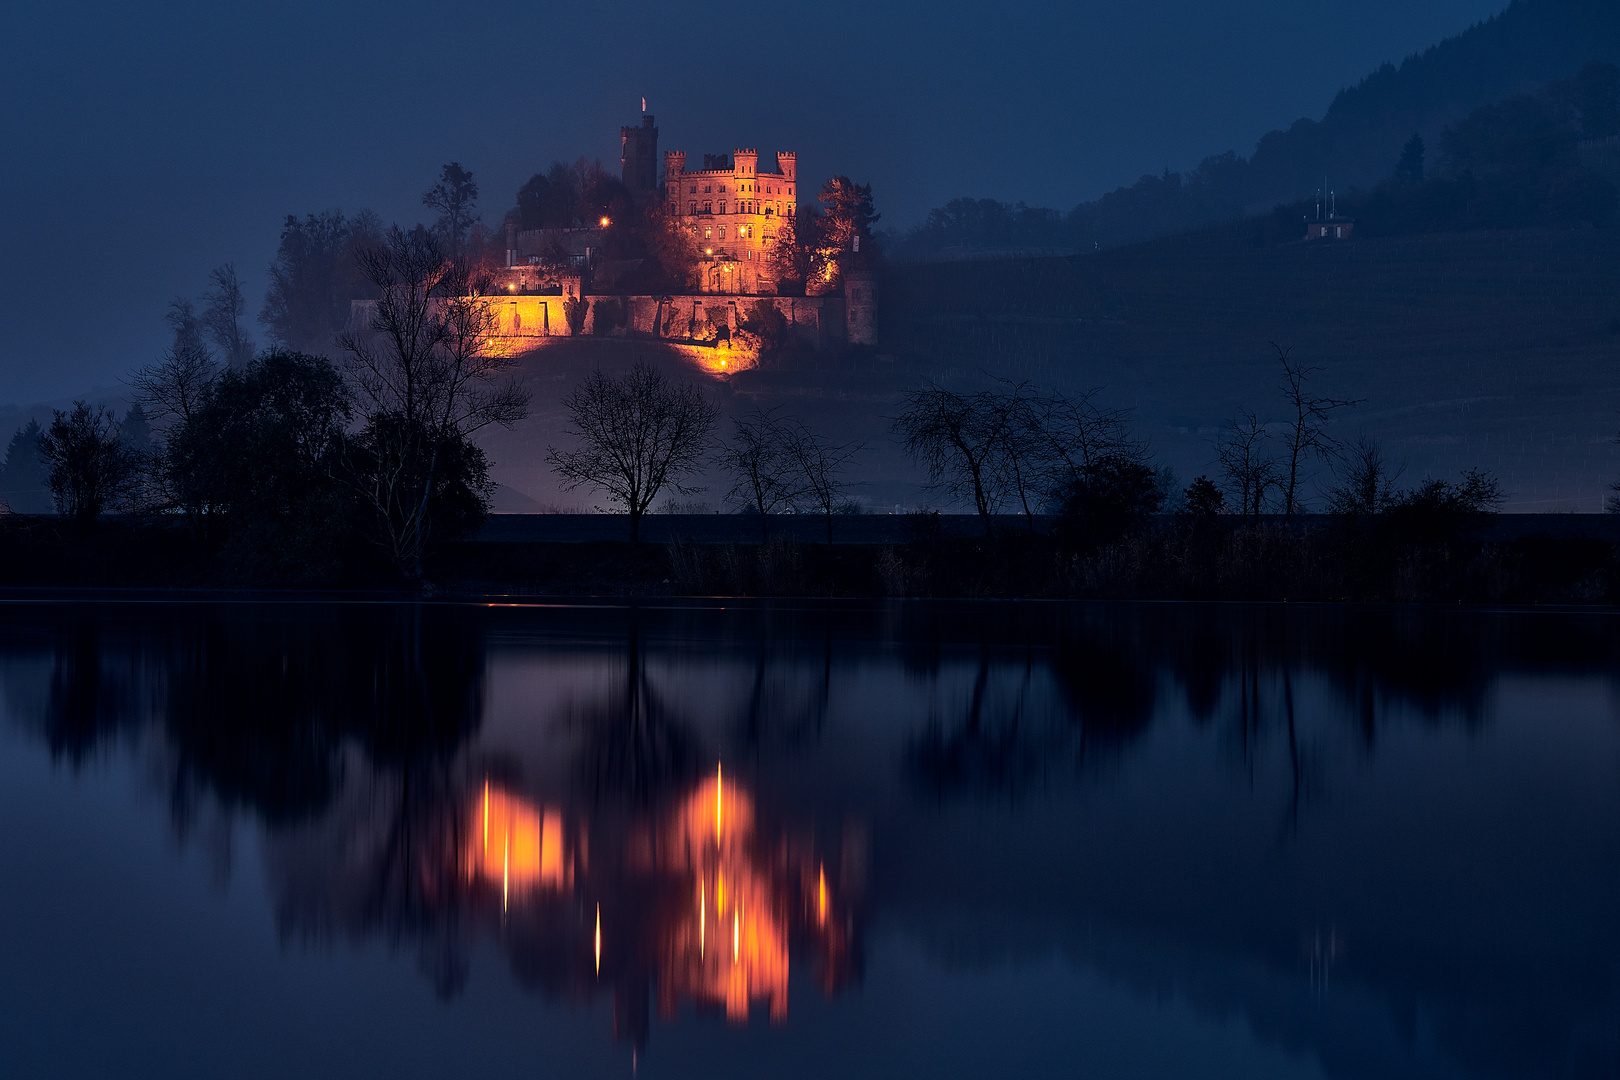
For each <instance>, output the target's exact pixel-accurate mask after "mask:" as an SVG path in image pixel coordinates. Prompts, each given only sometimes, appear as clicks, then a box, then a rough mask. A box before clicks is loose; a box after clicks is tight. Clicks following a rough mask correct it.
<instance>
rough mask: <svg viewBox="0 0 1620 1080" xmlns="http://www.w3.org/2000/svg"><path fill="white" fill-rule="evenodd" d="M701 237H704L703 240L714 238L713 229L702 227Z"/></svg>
mask: <svg viewBox="0 0 1620 1080" xmlns="http://www.w3.org/2000/svg"><path fill="white" fill-rule="evenodd" d="M703 239H705V240H713V239H714V230H713V229H704V230H703Z"/></svg>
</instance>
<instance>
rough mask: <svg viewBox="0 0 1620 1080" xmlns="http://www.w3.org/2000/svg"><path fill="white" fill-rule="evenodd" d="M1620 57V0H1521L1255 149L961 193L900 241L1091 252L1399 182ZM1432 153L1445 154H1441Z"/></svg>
mask: <svg viewBox="0 0 1620 1080" xmlns="http://www.w3.org/2000/svg"><path fill="white" fill-rule="evenodd" d="M1592 61H1601V62H1606V63H1611V64H1612V63H1620V5H1616V4H1613V3H1610V2H1606V0H1514V2H1513V3H1511V4H1510V5H1509V6H1508V7H1507V8H1506V9H1505V10H1503V11H1502V12H1501V13H1500V14H1498V15H1496V16H1494V17H1492V18H1490V19H1487V20H1486V21H1484V22H1481V23H1477V24H1475V25H1474V26H1471V27H1469V28H1468V29H1467V30H1465V31H1463V32H1462V33H1460V34H1458V35H1456V36H1455V37H1451V38H1447V39H1446V40H1444V41H1442V42H1440V43H1438V44H1436V45H1434V46H1431V47H1430V48H1428V49H1426V50H1424V51H1423V52H1421V53H1417V54H1415V55H1412V56H1409V57H1407V58H1406V59H1405V60H1404V61H1402V62H1401V63H1400V64H1399V65H1395V64H1392V63H1386V64H1384V65H1383V66H1381V67H1380V68H1379V69H1378V70H1377V71H1374V72H1372V73H1371V74H1369V75H1367V76H1366V77H1365V78H1364V79H1362V80H1361V81H1360V82H1359V83H1357V84H1356V85H1355V86H1351V87H1347V88H1345V89H1344V90H1342V91H1340V92H1339V94H1338V95H1337V96H1336V97H1335V98H1334V100H1333V102H1332V103H1331V104H1330V105H1329V106H1328V108H1327V110H1326V112H1325V113H1324V114H1323V116H1322V118H1321V119H1320V120H1313V119H1309V118H1302V119H1300V120H1297V121H1295V122H1294V123H1293V124H1292V125H1291V126H1289V127H1288V128H1287V129H1286V130H1278V131H1272V132H1269V133H1267V134H1265V135H1263V136H1262V137H1261V138H1260V139H1259V141H1258V143H1257V144H1256V145H1255V147H1254V149H1253V150H1252V152H1251V153H1250V154H1249V155H1248V156H1247V157H1244V156H1242V155H1240V154H1239V153H1238V152H1237V151H1236V150H1228V151H1226V152H1225V153H1218V154H1213V155H1211V156H1209V157H1207V158H1205V159H1204V160H1203V161H1202V162H1201V163H1200V164H1199V165H1198V166H1197V167H1196V168H1194V169H1191V170H1189V171H1187V172H1185V173H1179V172H1171V171H1170V170H1168V169H1167V170H1165V171H1164V172H1163V173H1162V174H1158V175H1145V176H1143V177H1141V179H1139V180H1138V181H1137V182H1136V183H1134V184H1132V185H1129V186H1126V187H1121V188H1118V189H1116V190H1115V191H1112V192H1109V193H1107V194H1105V195H1103V196H1102V197H1100V198H1098V199H1096V200H1093V201H1091V202H1086V203H1082V204H1080V205H1078V206H1076V207H1075V208H1074V209H1073V210H1071V211H1070V212H1068V213H1067V214H1066V215H1065V214H1060V213H1059V212H1057V211H1055V210H1046V209H1040V208H1035V207H1026V206H1023V205H1022V204H1019V205H1018V206H1008V205H1006V204H1001V203H996V202H994V201H992V200H988V199H959V200H955V201H953V202H952V203H950V204H948V205H947V206H945V207H942V208H940V209H938V210H935V211H933V212H931V213H930V215H929V220H928V222H927V223H926V224H925V225H924V226H923V227H922V228H921V229H919V230H917V231H915V232H913V233H910V234H907V235H905V236H897V237H892V238H891V242H892V244H893V246H894V247H895V249H896V251H897V253H899V254H901V255H902V257H907V258H929V257H938V256H940V255H956V256H961V255H970V254H971V253H973V252H974V251H988V250H1003V251H1005V250H1024V251H1030V250H1039V249H1066V250H1090V249H1092V248H1093V247H1094V246H1101V247H1108V246H1111V245H1118V244H1124V243H1133V242H1136V241H1139V240H1143V239H1148V238H1151V237H1154V236H1159V235H1164V234H1167V233H1173V232H1180V231H1184V230H1188V229H1196V228H1202V227H1205V226H1209V225H1212V224H1217V223H1220V222H1225V221H1230V220H1232V219H1235V218H1239V217H1242V216H1244V215H1252V214H1258V213H1263V212H1266V211H1268V210H1270V209H1271V208H1273V207H1275V206H1278V205H1280V204H1290V203H1297V202H1299V201H1301V200H1305V199H1308V198H1310V197H1312V195H1313V193H1314V192H1315V191H1316V190H1317V189H1318V188H1320V187H1321V186H1322V182H1323V180H1324V179H1326V180H1327V182H1328V185H1329V187H1331V188H1334V189H1336V190H1338V191H1339V192H1341V193H1343V192H1347V191H1350V190H1352V189H1363V190H1366V189H1371V188H1373V187H1374V186H1376V185H1378V184H1380V183H1381V182H1383V181H1385V180H1387V179H1388V178H1389V177H1390V175H1391V174H1392V173H1393V172H1394V171H1395V168H1396V165H1397V162H1399V161H1400V159H1401V155H1402V150H1403V147H1404V146H1405V144H1406V142H1407V141H1408V140H1409V139H1410V138H1411V137H1412V136H1413V135H1414V134H1416V135H1418V136H1420V137H1421V138H1422V140H1423V141H1424V143H1425V144H1427V145H1428V146H1429V147H1430V149H1431V152H1432V151H1434V150H1435V149H1437V148H1438V147H1439V145H1440V142H1441V140H1440V136H1441V133H1442V131H1443V130H1444V129H1445V128H1446V127H1447V126H1448V125H1451V124H1454V123H1456V122H1457V121H1459V120H1462V119H1463V118H1464V117H1466V116H1468V114H1469V113H1470V112H1471V111H1473V110H1474V109H1476V108H1479V107H1480V106H1483V105H1487V104H1490V103H1493V102H1498V101H1501V100H1502V99H1504V98H1508V97H1510V96H1514V95H1519V94H1526V93H1530V92H1532V91H1535V90H1536V89H1538V88H1540V87H1543V86H1545V85H1546V84H1547V83H1550V82H1553V81H1556V80H1560V79H1567V78H1570V77H1571V76H1574V75H1575V74H1576V73H1577V72H1578V71H1580V69H1581V68H1582V67H1583V66H1584V65H1586V64H1588V63H1590V62H1592ZM1431 158H1432V153H1431Z"/></svg>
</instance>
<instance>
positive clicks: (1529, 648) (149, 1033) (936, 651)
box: [0, 603, 1620, 1080]
mask: <svg viewBox="0 0 1620 1080" xmlns="http://www.w3.org/2000/svg"><path fill="white" fill-rule="evenodd" d="M1617 691H1620V619H1617V618H1614V617H1610V616H1606V615H1601V614H1567V613H1566V614H1559V613H1516V614H1515V613H1487V612H1472V611H1394V610H1352V609H1338V608H1306V609H1301V608H1297V607H1237V606H1187V605H1177V606H1162V605H1161V606H1105V605H1095V606H1084V605H1072V606H1063V605H1016V604H1005V605H1002V604H895V605H889V606H881V605H874V606H836V607H826V606H818V605H800V606H792V605H785V606H784V605H778V606H743V607H737V606H735V605H733V606H729V607H721V606H719V605H707V606H705V605H695V606H669V607H661V608H659V607H654V608H641V609H628V608H621V607H608V606H595V607H592V606H583V607H567V606H555V607H476V606H456V605H449V604H444V605H425V606H424V605H384V604H315V603H312V604H290V603H289V604H243V603H220V604H210V603H191V604H134V603H131V604H98V605H91V604H83V605H78V604H58V605H44V604H37V605H36V604H15V603H14V604H7V605H3V606H0V866H3V867H4V869H3V870H0V1075H4V1076H6V1077H11V1078H21V1077H50V1078H72V1077H132V1076H154V1077H215V1076H218V1077H260V1076H262V1077H287V1076H300V1077H323V1076H342V1077H373V1076H375V1077H389V1078H400V1077H417V1076H422V1077H443V1076H475V1075H477V1076H606V1077H629V1076H632V1075H637V1076H645V1077H666V1076H668V1077H680V1076H695V1077H702V1078H704V1080H719V1078H724V1077H732V1076H749V1077H754V1076H771V1077H831V1076H846V1077H860V1076H884V1077H893V1076H930V1077H936V1076H937V1077H946V1076H973V1077H977V1076H991V1075H1007V1076H1065V1077H1067V1076H1076V1075H1086V1076H1102V1077H1166V1076H1198V1077H1221V1076H1230V1077H1245V1078H1263V1077H1315V1076H1330V1077H1363V1076H1365V1077H1408V1076H1410V1077H1531V1076H1535V1077H1540V1076H1614V1075H1616V1074H1617V1071H1620V998H1617V993H1616V990H1617V987H1616V975H1617V973H1620V694H1617Z"/></svg>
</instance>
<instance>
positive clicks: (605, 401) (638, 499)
mask: <svg viewBox="0 0 1620 1080" xmlns="http://www.w3.org/2000/svg"><path fill="white" fill-rule="evenodd" d="M563 407H564V408H566V409H567V410H568V416H569V420H570V422H571V425H572V426H570V427H569V428H567V429H565V430H566V433H567V434H569V435H572V436H574V438H576V439H577V440H578V441H579V445H578V448H577V449H575V450H571V451H567V452H564V451H562V450H558V449H557V448H556V447H554V446H553V447H549V448H547V451H546V461H547V462H549V463H550V464H551V467H552V468H553V469H554V470H556V472H557V475H558V476H560V477H562V479H563V487H564V488H565V489H566V490H568V491H573V490H575V489H577V488H580V487H587V486H589V487H594V488H598V489H600V490H601V491H603V492H604V493H605V494H606V495H607V497H608V500H609V501H610V502H613V503H616V504H618V505H619V506H621V507H623V508H624V511H625V513H627V514H629V516H630V539H631V540H632V541H633V542H636V543H639V542H640V541H641V519H642V517H643V516H645V515H646V513H647V510H648V508H649V507H651V506H652V504H653V500H654V499H656V498H657V497H658V493H659V492H660V491H662V490H663V489H664V488H665V487H669V488H673V489H674V490H675V491H676V492H678V493H679V494H682V495H690V494H693V493H695V492H697V491H701V490H702V489H701V488H699V487H694V486H690V485H688V484H686V483H684V481H683V478H684V477H686V476H688V475H690V474H692V473H695V472H697V471H699V470H700V469H701V468H702V467H703V460H704V457H705V455H706V454H707V453H708V450H709V445H710V435H711V433H712V432H713V430H714V422H715V407H714V406H713V405H712V404H710V403H709V401H708V400H707V399H705V398H704V396H703V392H702V391H701V390H699V389H698V388H697V387H696V386H694V385H693V384H692V383H690V382H683V383H680V384H677V385H671V384H670V383H669V382H668V381H667V380H666V379H665V378H664V377H663V376H662V375H660V374H659V373H658V372H657V371H655V370H654V369H653V368H652V367H650V366H648V365H647V364H645V363H639V362H638V363H637V364H636V365H635V366H633V367H632V368H631V369H630V371H629V372H628V373H626V374H625V375H624V376H623V377H621V378H617V379H611V378H609V377H608V376H606V375H604V374H602V372H601V370H600V369H597V370H596V371H594V372H592V373H591V374H590V375H589V376H588V377H587V378H586V379H585V381H584V382H583V383H581V384H580V385H579V386H578V387H576V388H575V389H574V390H573V391H572V392H570V393H569V395H568V396H567V397H566V398H564V399H563Z"/></svg>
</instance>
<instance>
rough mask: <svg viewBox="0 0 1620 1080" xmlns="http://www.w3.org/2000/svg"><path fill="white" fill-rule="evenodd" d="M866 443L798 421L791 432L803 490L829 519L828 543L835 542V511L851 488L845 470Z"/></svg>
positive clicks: (790, 448) (789, 440)
mask: <svg viewBox="0 0 1620 1080" xmlns="http://www.w3.org/2000/svg"><path fill="white" fill-rule="evenodd" d="M863 449H865V444H864V443H844V444H838V443H831V442H828V441H827V440H826V439H825V438H823V437H822V436H820V435H817V434H816V433H815V432H813V431H811V430H810V429H809V428H808V427H806V426H805V425H804V424H803V423H800V422H798V421H795V422H794V423H793V424H792V425H791V426H790V427H789V428H788V432H787V453H788V456H789V458H791V459H792V461H793V462H794V464H795V465H796V466H797V473H798V478H799V480H800V482H801V483H802V484H803V487H802V489H801V494H802V495H803V496H806V497H808V498H809V499H810V501H811V502H812V503H813V504H814V505H815V507H816V509H817V510H819V511H821V513H822V515H823V516H825V517H826V519H827V544H828V546H829V547H830V546H831V545H832V542H833V514H834V512H835V511H836V510H837V509H838V505H839V503H841V502H842V501H843V495H844V493H845V492H846V491H848V490H849V486H850V485H849V482H848V481H847V480H846V479H845V472H846V470H847V469H848V468H849V463H850V461H851V460H853V459H854V457H855V455H856V454H858V453H860V452H861V451H862V450H863Z"/></svg>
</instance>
